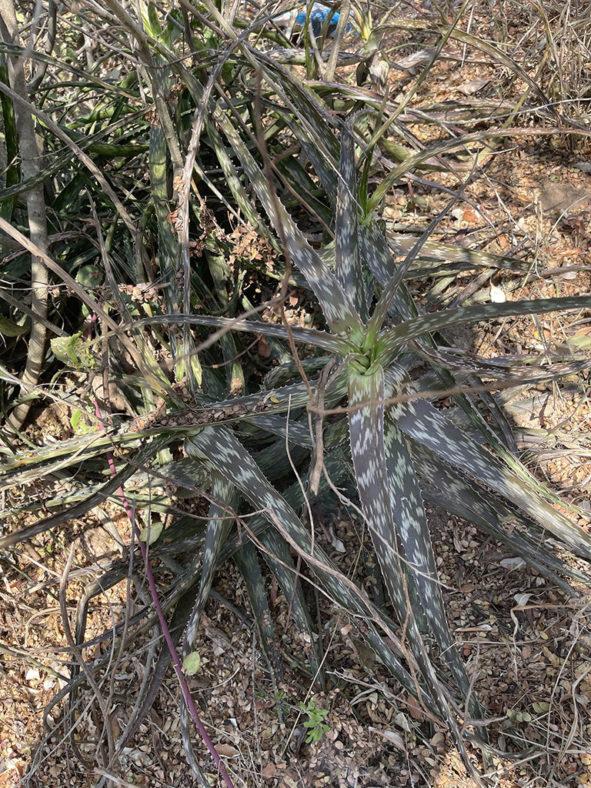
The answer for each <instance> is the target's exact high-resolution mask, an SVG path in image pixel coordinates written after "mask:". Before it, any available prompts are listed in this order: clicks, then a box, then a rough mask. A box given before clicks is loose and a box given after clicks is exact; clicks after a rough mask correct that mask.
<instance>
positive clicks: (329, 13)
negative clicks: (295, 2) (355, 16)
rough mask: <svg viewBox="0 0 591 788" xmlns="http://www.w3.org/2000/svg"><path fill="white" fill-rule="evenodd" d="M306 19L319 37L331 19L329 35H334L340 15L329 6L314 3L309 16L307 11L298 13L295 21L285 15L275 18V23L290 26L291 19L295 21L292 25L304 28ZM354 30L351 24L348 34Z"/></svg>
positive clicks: (288, 15)
mask: <svg viewBox="0 0 591 788" xmlns="http://www.w3.org/2000/svg"><path fill="white" fill-rule="evenodd" d="M306 17H307V18H308V19H309V21H310V24H311V25H312V31H313V33H314V35H315V36H319V35H321V33H322V28H323V26H324V23H325V22H326V20H327V19H328V18H329V17H330V22H329V23H328V30H327V33H328V35H332V34H333V33H334V31H335V30H336V27H337V23H338V21H339V17H340V13H339V12H338V11H333V10H332V9H331V8H329V7H328V6H325V5H323V4H322V3H314V5H313V6H312V10H311V11H310V13H309V14H308V13H307V12H306V11H298V13H297V15H296V17H295V19H294V18H293V16H291V14H289V13H284V14H281V15H280V16H278V17H275V22H277V23H279V24H289V21H290V19H291V20H293V21H292V24H295V25H296V26H298V27H304V25H305V24H306ZM352 29H353V25H352V24H351V23H349V24H348V25H347V32H349V31H350V30H352Z"/></svg>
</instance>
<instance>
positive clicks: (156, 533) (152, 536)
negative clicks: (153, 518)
mask: <svg viewBox="0 0 591 788" xmlns="http://www.w3.org/2000/svg"><path fill="white" fill-rule="evenodd" d="M163 529H164V524H163V523H161V522H156V523H151V524H150V525H145V526H144V527H143V528H142V530H141V533H140V539H141V540H142V542H148V544H154V542H156V541H157V540H158V538H159V537H160V534H161V533H162V531H163Z"/></svg>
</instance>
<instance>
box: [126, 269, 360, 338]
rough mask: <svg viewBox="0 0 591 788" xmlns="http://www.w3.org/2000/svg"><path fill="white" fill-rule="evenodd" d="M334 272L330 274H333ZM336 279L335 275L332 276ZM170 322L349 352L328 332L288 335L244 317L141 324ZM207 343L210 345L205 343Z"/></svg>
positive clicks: (163, 318) (294, 330) (147, 321)
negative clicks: (242, 332) (289, 340)
mask: <svg viewBox="0 0 591 788" xmlns="http://www.w3.org/2000/svg"><path fill="white" fill-rule="evenodd" d="M329 273H330V272H329ZM331 276H332V274H331ZM163 323H167V324H169V325H177V324H181V323H182V324H186V325H195V326H210V327H211V328H219V329H222V330H226V331H246V332H248V333H251V334H262V335H264V336H268V337H277V338H278V339H284V340H287V339H288V338H289V333H291V335H292V336H293V338H294V339H295V341H296V342H302V343H307V344H309V345H315V346H316V347H319V348H322V349H323V350H328V351H330V352H331V353H343V352H346V351H347V349H348V345H347V343H346V342H345V341H344V340H343V339H340V338H339V337H337V336H333V335H332V334H328V333H327V332H326V331H318V330H317V329H314V328H299V327H298V326H293V327H291V328H290V332H289V333H288V331H287V329H286V328H284V327H283V326H278V325H275V324H274V323H265V322H263V321H257V320H245V319H243V318H241V317H234V318H231V317H214V316H212V315H177V314H170V315H158V317H147V318H144V319H142V320H139V321H138V322H137V325H141V326H153V325H160V324H163ZM203 344H206V343H203Z"/></svg>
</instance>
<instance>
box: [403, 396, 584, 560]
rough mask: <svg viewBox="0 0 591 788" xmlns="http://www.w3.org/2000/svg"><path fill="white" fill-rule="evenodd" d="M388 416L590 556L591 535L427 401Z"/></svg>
mask: <svg viewBox="0 0 591 788" xmlns="http://www.w3.org/2000/svg"><path fill="white" fill-rule="evenodd" d="M389 415H390V417H391V418H392V420H393V421H394V422H395V423H396V425H397V426H398V427H399V428H400V429H401V430H402V432H404V433H405V434H406V435H408V436H409V437H411V438H412V439H413V440H415V441H417V442H418V443H420V444H421V445H423V446H426V447H427V448H428V449H430V450H431V451H433V452H434V453H435V454H437V455H438V456H439V457H441V458H442V459H444V460H445V461H447V462H449V463H451V464H452V465H454V466H455V467H456V468H459V469H460V470H461V471H463V472H464V473H466V474H467V475H469V476H471V477H472V478H473V479H475V480H476V481H477V482H478V483H479V484H484V485H486V486H488V487H490V488H491V489H492V490H494V491H495V492H497V493H500V494H501V495H503V496H504V497H505V498H508V499H509V500H510V501H513V503H515V504H516V505H517V506H519V507H521V509H522V510H523V511H524V512H525V513H526V514H527V515H529V517H531V518H532V519H533V520H534V521H535V522H537V523H538V524H539V525H540V526H541V527H543V528H545V529H546V530H548V531H549V532H550V533H551V534H553V536H555V537H556V538H557V539H558V540H560V541H561V542H562V543H563V544H565V545H566V546H568V547H569V548H570V549H571V550H573V551H574V552H576V553H578V554H580V555H583V556H585V557H587V558H591V537H589V535H588V534H586V533H585V532H584V531H583V530H582V529H581V528H578V527H577V526H575V525H573V524H572V523H571V522H570V521H569V520H568V519H567V518H566V517H564V516H563V515H561V514H560V513H559V512H557V511H556V510H555V509H553V508H552V507H551V506H550V505H549V504H548V503H546V501H544V500H542V499H541V497H540V496H539V494H537V493H535V492H533V491H531V490H530V488H529V487H528V485H527V483H526V481H525V480H524V479H522V478H520V477H519V476H517V475H516V474H515V473H514V472H513V471H512V470H511V469H510V468H509V467H507V466H506V465H503V464H502V463H501V461H500V460H498V459H497V458H496V457H495V456H494V455H493V454H492V453H490V452H488V451H487V450H486V449H485V448H483V447H482V446H480V445H479V444H477V443H476V442H475V441H473V440H472V439H471V438H470V436H469V435H468V434H467V433H465V432H463V431H462V430H460V429H458V428H457V427H456V426H455V425H454V424H452V422H450V421H449V419H447V418H446V417H445V415H444V414H443V413H442V412H441V411H439V410H437V409H436V408H434V407H433V405H431V404H430V403H429V402H426V401H425V400H415V401H414V402H406V403H399V404H396V405H393V406H391V407H390V408H389Z"/></svg>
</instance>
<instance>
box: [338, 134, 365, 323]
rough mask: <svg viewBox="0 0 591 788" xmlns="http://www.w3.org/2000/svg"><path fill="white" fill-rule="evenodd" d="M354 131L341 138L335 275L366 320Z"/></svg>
mask: <svg viewBox="0 0 591 788" xmlns="http://www.w3.org/2000/svg"><path fill="white" fill-rule="evenodd" d="M354 147H355V146H354V144H353V128H352V125H351V124H348V126H347V128H346V129H345V130H344V131H343V134H342V136H341V159H340V164H339V176H340V177H339V186H338V191H337V202H336V208H335V241H334V243H335V274H336V276H337V279H338V280H339V282H340V283H341V285H342V286H343V289H344V290H345V292H347V293H351V298H352V299H353V303H354V305H355V309H356V310H357V312H358V314H359V315H361V317H362V319H363V320H366V319H367V297H366V294H365V284H364V281H363V273H362V270H361V262H360V260H359V246H358V239H357V224H358V222H357V214H358V209H357V178H356V170H355V150H354Z"/></svg>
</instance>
